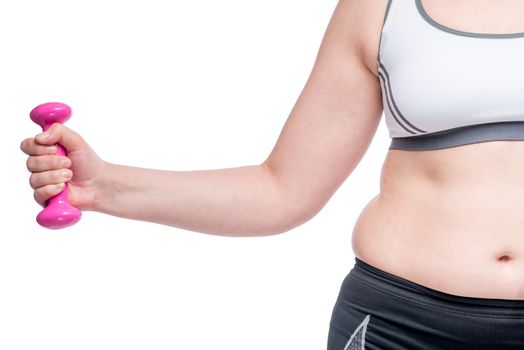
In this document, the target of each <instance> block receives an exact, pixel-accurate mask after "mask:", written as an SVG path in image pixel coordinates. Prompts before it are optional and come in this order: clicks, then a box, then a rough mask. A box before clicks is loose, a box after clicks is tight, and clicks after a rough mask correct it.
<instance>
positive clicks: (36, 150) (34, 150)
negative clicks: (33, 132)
mask: <svg viewBox="0 0 524 350" xmlns="http://www.w3.org/2000/svg"><path fill="white" fill-rule="evenodd" d="M20 149H21V150H22V152H24V153H25V154H27V155H35V156H41V155H44V154H56V146H54V145H40V144H38V143H36V141H35V138H34V137H31V138H28V139H25V140H24V141H22V143H21V144H20Z"/></svg>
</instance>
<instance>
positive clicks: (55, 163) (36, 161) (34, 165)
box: [26, 155, 71, 173]
mask: <svg viewBox="0 0 524 350" xmlns="http://www.w3.org/2000/svg"><path fill="white" fill-rule="evenodd" d="M26 166H27V170H29V171H30V172H32V173H39V172H42V171H48V170H56V169H61V168H69V167H70V166H71V160H70V159H69V158H67V157H63V156H53V155H43V156H29V157H28V158H27V161H26Z"/></svg>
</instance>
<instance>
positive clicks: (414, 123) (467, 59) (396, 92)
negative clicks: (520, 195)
mask: <svg viewBox="0 0 524 350" xmlns="http://www.w3.org/2000/svg"><path fill="white" fill-rule="evenodd" d="M421 1H422V0H389V1H388V4H387V8H386V13H385V16H384V22H383V27H382V32H381V35H380V41H379V50H378V56H377V64H378V73H379V79H380V85H381V89H382V102H383V105H384V114H385V121H386V125H387V128H388V130H389V137H390V138H391V144H390V147H389V149H404V150H412V151H416V150H430V149H441V148H448V147H454V146H459V145H465V144H471V143H478V142H486V141H494V140H524V32H521V33H511V34H489V33H472V32H464V31H460V30H455V29H452V28H448V27H445V26H443V25H441V24H439V23H437V22H435V21H434V20H433V19H432V18H431V17H429V16H428V14H427V13H426V12H425V10H424V7H423V4H422V2H421ZM501 6H503V5H501Z"/></svg>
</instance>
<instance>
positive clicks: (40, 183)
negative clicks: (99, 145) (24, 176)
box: [20, 123, 107, 210]
mask: <svg viewBox="0 0 524 350" xmlns="http://www.w3.org/2000/svg"><path fill="white" fill-rule="evenodd" d="M56 143H60V144H61V145H62V146H63V147H64V148H65V150H66V152H67V156H66V157H63V156H58V155H56V147H55V146H54V145H55V144H56ZM20 149H21V150H22V151H23V152H24V153H25V154H27V155H29V157H28V158H27V169H28V170H29V171H30V172H31V173H32V174H31V176H30V177H29V184H30V185H31V187H32V188H33V189H34V199H35V201H36V202H37V203H38V204H40V205H41V206H45V203H46V201H47V200H48V199H49V198H50V197H52V196H54V195H57V194H58V193H60V192H61V191H62V189H63V188H64V183H66V182H68V186H69V203H70V204H71V205H72V206H74V207H76V208H78V209H80V210H93V208H94V205H95V202H96V199H97V190H98V189H99V188H100V184H101V182H102V176H103V175H104V173H105V172H104V168H105V167H106V165H107V163H106V162H104V161H103V160H102V159H100V158H99V157H98V156H97V155H96V153H95V152H94V151H93V150H92V149H91V147H90V146H89V145H88V144H87V142H86V141H84V139H83V138H82V137H81V136H80V135H79V134H77V133H76V132H74V131H73V130H71V129H69V128H68V127H66V126H64V125H62V124H59V123H56V124H53V125H52V126H51V127H50V128H49V129H48V130H47V132H43V133H41V134H39V135H36V136H35V137H32V138H27V139H25V140H23V141H22V143H21V144H20Z"/></svg>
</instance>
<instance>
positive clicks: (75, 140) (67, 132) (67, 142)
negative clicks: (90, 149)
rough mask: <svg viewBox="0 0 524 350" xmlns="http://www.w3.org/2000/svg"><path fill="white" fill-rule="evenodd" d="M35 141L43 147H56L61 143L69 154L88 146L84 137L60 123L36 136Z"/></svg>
mask: <svg viewBox="0 0 524 350" xmlns="http://www.w3.org/2000/svg"><path fill="white" fill-rule="evenodd" d="M35 140H36V142H37V143H39V144H41V145H54V144H56V143H59V144H61V145H62V146H64V147H65V149H66V150H67V151H68V152H72V151H76V150H79V149H81V148H83V147H85V145H86V142H85V141H84V139H82V136H80V135H79V134H77V133H76V132H74V131H73V130H71V129H69V128H68V127H67V126H65V125H62V124H60V123H54V124H53V125H51V127H49V129H47V130H46V131H45V132H43V133H41V134H38V135H36V136H35Z"/></svg>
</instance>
